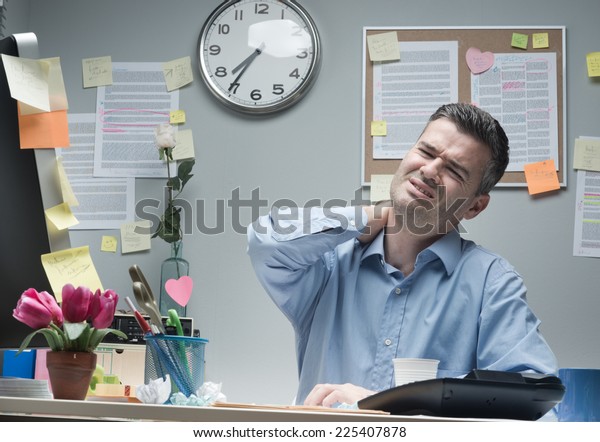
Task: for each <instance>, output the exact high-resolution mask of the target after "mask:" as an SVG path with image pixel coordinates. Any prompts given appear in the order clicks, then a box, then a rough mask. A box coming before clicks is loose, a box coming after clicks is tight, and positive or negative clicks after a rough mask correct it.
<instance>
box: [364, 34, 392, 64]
mask: <svg viewBox="0 0 600 442" xmlns="http://www.w3.org/2000/svg"><path fill="white" fill-rule="evenodd" d="M367 47H368V48H369V58H370V59H371V61H394V60H400V46H399V44H398V34H396V31H392V32H384V33H382V34H372V35H368V36H367Z"/></svg>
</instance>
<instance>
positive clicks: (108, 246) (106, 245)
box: [100, 235, 118, 253]
mask: <svg viewBox="0 0 600 442" xmlns="http://www.w3.org/2000/svg"><path fill="white" fill-rule="evenodd" d="M117 244H118V240H117V237H116V236H109V235H103V236H102V244H101V245H100V250H101V251H103V252H113V253H114V252H116V251H117Z"/></svg>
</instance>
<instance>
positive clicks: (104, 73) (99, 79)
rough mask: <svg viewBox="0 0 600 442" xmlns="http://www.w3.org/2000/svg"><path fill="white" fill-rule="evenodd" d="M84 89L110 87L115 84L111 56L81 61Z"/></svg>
mask: <svg viewBox="0 0 600 442" xmlns="http://www.w3.org/2000/svg"><path fill="white" fill-rule="evenodd" d="M81 67H82V69H81V71H82V73H83V87H84V88H88V87H98V86H108V85H111V84H112V83H113V77H112V59H111V57H110V55H109V56H106V57H95V58H84V59H83V60H81Z"/></svg>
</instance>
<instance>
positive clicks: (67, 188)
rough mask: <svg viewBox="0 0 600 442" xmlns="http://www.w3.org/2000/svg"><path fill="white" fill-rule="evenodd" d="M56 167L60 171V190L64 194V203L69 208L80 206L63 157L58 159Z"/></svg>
mask: <svg viewBox="0 0 600 442" xmlns="http://www.w3.org/2000/svg"><path fill="white" fill-rule="evenodd" d="M56 167H57V169H58V179H59V181H60V189H61V192H62V197H63V201H64V202H65V203H67V204H68V205H69V207H77V206H79V201H78V200H77V197H76V196H75V192H73V188H72V187H71V183H70V182H69V178H68V177H67V173H66V172H65V167H64V165H63V162H62V157H57V158H56Z"/></svg>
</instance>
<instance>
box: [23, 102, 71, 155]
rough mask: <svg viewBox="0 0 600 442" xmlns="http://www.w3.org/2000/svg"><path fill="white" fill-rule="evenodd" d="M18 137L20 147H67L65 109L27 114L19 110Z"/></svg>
mask: <svg viewBox="0 0 600 442" xmlns="http://www.w3.org/2000/svg"><path fill="white" fill-rule="evenodd" d="M19 138H20V140H21V149H42V148H55V147H69V146H70V143H69V122H68V120H67V111H66V110H58V111H53V112H42V113H39V114H29V115H21V113H20V112H19Z"/></svg>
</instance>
